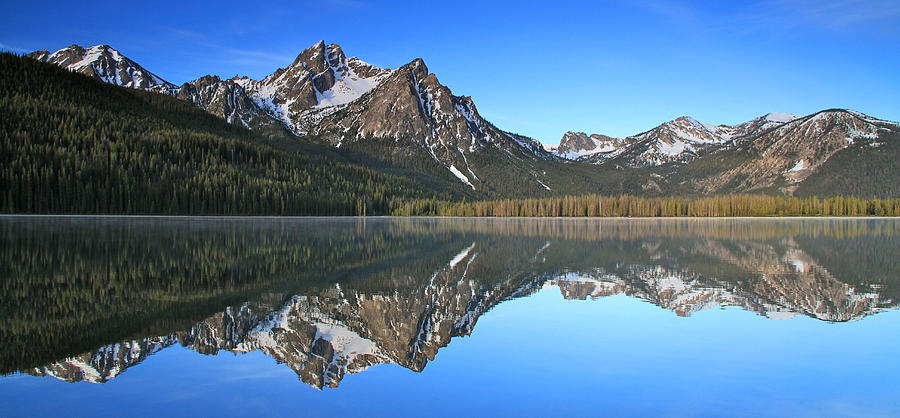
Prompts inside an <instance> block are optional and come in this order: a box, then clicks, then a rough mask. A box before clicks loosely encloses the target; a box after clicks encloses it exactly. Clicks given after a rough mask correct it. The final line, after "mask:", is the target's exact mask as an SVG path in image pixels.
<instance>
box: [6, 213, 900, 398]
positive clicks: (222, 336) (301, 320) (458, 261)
mask: <svg viewBox="0 0 900 418" xmlns="http://www.w3.org/2000/svg"><path fill="white" fill-rule="evenodd" d="M898 229H900V223H898V221H897V220H894V219H886V220H885V219H882V220H874V219H843V220H842V219H809V220H785V219H763V220H745V219H734V220H721V219H681V220H679V219H672V220H659V219H656V220H640V219H638V220H553V219H540V220H536V219H390V218H388V219H319V218H312V219H190V218H172V219H159V218H137V219H136V218H29V217H15V218H3V219H2V220H0V234H2V235H0V236H2V242H3V245H2V247H0V265H2V267H0V283H2V284H0V286H2V287H0V299H2V304H0V314H2V315H0V339H2V341H4V344H3V349H2V356H0V365H2V370H0V371H2V372H3V373H6V374H8V373H14V372H17V371H18V372H22V373H27V374H32V375H39V376H54V377H57V378H59V379H62V380H65V381H69V382H76V381H88V382H97V383H99V382H106V381H109V380H110V379H113V378H115V377H116V376H118V375H120V374H121V373H123V372H125V371H126V370H127V369H128V368H129V367H131V366H134V365H137V364H139V363H141V362H143V361H145V360H147V359H148V357H150V356H151V355H152V354H154V353H157V352H159V351H161V350H164V349H166V348H167V347H170V346H173V345H181V346H184V347H188V348H190V349H192V350H195V351H196V352H198V353H202V354H216V353H219V352H221V351H230V352H234V353H247V352H251V351H255V350H258V351H260V352H262V353H264V354H265V355H267V356H270V357H272V358H274V359H275V360H276V361H278V362H279V363H283V364H284V365H286V366H288V367H290V368H291V369H292V370H293V371H294V372H296V374H297V376H298V377H299V379H300V380H301V381H303V382H304V383H306V384H308V385H311V386H314V387H316V388H324V387H332V388H334V387H337V386H338V385H339V384H340V382H341V379H342V378H343V377H344V376H345V375H346V374H347V373H357V372H360V371H363V370H365V369H366V368H368V367H370V366H372V365H375V364H382V363H394V364H397V365H400V366H403V367H405V368H408V369H410V370H414V371H421V370H423V369H424V368H425V366H426V364H427V363H428V362H429V361H431V360H434V359H435V356H436V355H437V353H438V350H440V349H441V348H442V347H445V346H447V345H448V344H449V342H450V341H451V339H452V338H454V337H457V336H462V335H469V334H471V333H472V332H473V328H474V326H475V324H476V322H477V321H478V319H479V317H480V316H481V315H482V314H484V313H485V312H487V311H489V310H490V309H491V308H492V307H494V306H496V305H497V304H499V303H501V302H503V301H506V300H510V299H514V298H518V297H524V296H528V295H531V294H533V293H535V292H537V291H539V290H541V289H546V288H548V287H552V288H558V291H559V292H561V294H562V295H563V297H565V298H566V299H588V298H602V297H605V296H610V295H617V294H624V295H628V296H631V297H635V298H640V299H642V300H645V301H648V302H650V303H652V304H655V305H658V306H659V307H661V308H663V309H668V310H671V311H673V312H674V314H676V315H678V316H685V317H687V316H690V315H691V314H693V313H695V312H698V311H701V310H704V309H709V308H712V307H725V306H737V307H741V308H743V309H746V310H749V311H754V312H757V313H759V314H760V315H763V316H766V317H768V318H773V319H781V318H790V317H792V316H796V315H806V316H809V317H813V318H816V319H819V320H823V321H833V322H844V321H853V320H858V319H861V318H863V317H865V316H867V315H871V314H874V313H877V312H879V311H882V310H885V309H895V308H897V306H898V294H897V293H898V291H900V286H898V284H900V283H898V280H900V260H898V257H897V255H898V254H900V251H898V250H900V243H898V241H897V235H898V234H897V233H898ZM98 347H99V348H98Z"/></svg>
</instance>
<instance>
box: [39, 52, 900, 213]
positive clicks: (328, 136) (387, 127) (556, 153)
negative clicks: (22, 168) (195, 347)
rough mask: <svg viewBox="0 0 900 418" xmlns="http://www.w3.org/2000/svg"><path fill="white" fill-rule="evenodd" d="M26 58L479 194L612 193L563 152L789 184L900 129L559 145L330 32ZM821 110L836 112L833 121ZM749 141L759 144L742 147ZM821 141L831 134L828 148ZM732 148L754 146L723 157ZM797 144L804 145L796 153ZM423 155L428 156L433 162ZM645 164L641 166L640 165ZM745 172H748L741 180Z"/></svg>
mask: <svg viewBox="0 0 900 418" xmlns="http://www.w3.org/2000/svg"><path fill="white" fill-rule="evenodd" d="M29 56H31V57H32V58H35V59H38V60H41V61H45V62H49V63H53V64H56V65H60V66H63V67H65V68H68V69H70V70H72V71H77V72H80V73H82V74H86V75H88V76H91V77H94V78H96V79H98V80H102V81H104V82H108V83H113V84H118V85H122V86H125V87H131V88H141V89H145V90H151V91H157V92H161V93H165V94H170V95H174V96H176V97H178V98H181V99H183V100H187V101H190V102H191V103H194V104H195V105H197V106H198V107H200V108H202V109H204V110H205V111H207V112H209V113H211V114H214V115H217V116H219V117H221V118H223V119H225V120H227V121H229V122H230V123H233V124H237V125H241V126H245V127H247V128H250V129H254V130H259V131H262V132H264V133H266V134H271V135H279V134H283V133H286V130H287V131H290V132H291V133H293V134H295V135H305V136H307V137H308V138H313V139H314V140H317V141H321V142H325V143H328V144H331V145H333V146H336V147H345V146H350V147H356V148H360V147H361V149H362V152H363V153H364V154H368V155H374V156H376V157H377V158H384V159H386V160H388V161H389V162H390V163H391V164H400V165H404V164H407V163H409V162H416V163H415V164H413V165H414V168H413V170H415V171H424V172H425V173H426V174H427V175H437V176H439V177H441V178H442V180H440V181H441V182H445V183H450V182H456V184H457V185H460V187H465V188H470V189H471V190H472V191H478V192H483V193H487V194H491V193H497V192H500V193H501V194H504V193H505V194H509V193H510V190H514V191H515V193H516V194H524V195H542V194H544V193H547V192H553V193H559V192H560V191H561V190H563V189H565V190H567V192H568V193H573V192H576V193H592V192H593V193H597V192H601V193H602V192H607V193H608V192H609V190H615V189H616V188H615V187H611V185H610V184H609V181H610V178H609V176H611V174H609V171H608V170H607V171H603V172H602V173H600V172H597V173H596V174H590V173H586V172H582V173H578V174H575V173H572V172H571V171H572V169H573V168H575V167H576V166H575V165H571V164H570V165H566V164H556V163H558V162H561V161H559V158H562V159H569V160H571V159H575V160H578V161H580V162H587V163H590V164H594V165H604V164H608V165H609V166H614V167H617V168H620V167H628V168H649V169H651V170H652V171H651V172H650V173H649V177H647V178H644V179H643V180H640V181H635V182H633V183H635V184H639V186H638V187H637V188H635V186H634V185H629V186H627V188H626V186H624V185H622V186H621V187H619V188H618V193H638V194H643V193H657V194H672V193H684V192H690V193H699V194H710V193H735V192H756V191H763V192H767V193H768V192H773V193H784V194H791V193H793V192H794V190H796V189H797V186H798V185H799V183H802V182H803V180H805V179H806V178H807V177H809V176H810V175H811V174H813V173H815V172H816V171H817V170H819V168H820V167H821V166H822V165H823V164H824V163H825V162H826V161H827V160H828V159H829V158H830V157H831V156H832V155H833V154H834V153H835V152H837V151H840V150H842V149H845V148H848V147H850V146H853V145H854V139H855V138H864V139H869V140H873V141H875V140H877V139H878V138H883V137H884V136H885V135H886V134H892V133H897V132H900V125H897V124H895V123H892V122H887V121H879V120H877V119H874V118H870V117H868V116H865V115H861V114H858V113H856V112H852V111H843V110H829V111H823V112H827V113H829V114H833V115H832V116H823V117H820V119H821V120H820V121H819V122H816V123H820V124H822V126H823V127H822V128H816V129H812V128H810V129H807V128H806V127H801V128H797V130H793V129H794V128H792V127H794V126H798V125H796V124H795V123H794V122H796V121H797V120H806V119H808V118H810V117H812V116H814V115H819V114H821V113H823V112H819V113H817V114H814V115H810V116H806V117H802V118H801V117H797V116H795V115H790V114H781V113H770V114H767V115H764V116H761V117H758V118H755V119H753V120H750V121H748V122H745V123H742V124H738V125H733V126H729V125H718V126H713V125H709V124H706V123H702V122H699V121H697V120H695V119H693V118H691V117H688V116H683V117H679V118H677V119H674V120H672V121H669V122H666V123H663V124H661V125H659V126H657V127H655V128H653V129H651V130H649V131H646V132H643V133H640V134H637V135H633V136H629V137H626V138H613V137H608V136H604V135H600V134H592V135H587V134H584V133H580V132H568V133H566V135H564V137H563V138H562V140H561V141H560V145H559V146H558V147H556V149H555V150H552V152H547V151H546V150H545V149H544V147H543V146H541V145H540V144H539V143H537V142H536V141H534V140H533V139H530V138H527V137H523V136H520V135H516V134H512V133H509V132H505V131H503V130H501V129H498V128H497V127H495V126H494V125H493V124H491V123H490V122H488V121H486V120H485V119H484V118H482V117H481V116H480V115H479V113H478V110H477V109H476V107H475V104H474V102H473V101H472V99H471V98H470V97H466V96H456V95H453V94H452V92H451V91H450V89H449V88H447V87H446V86H444V85H442V84H440V82H439V81H438V79H437V76H436V75H435V74H433V73H430V72H429V71H428V68H427V67H426V66H425V63H424V62H423V61H422V60H421V59H416V60H413V61H412V62H410V63H409V64H406V65H404V66H401V67H400V68H398V69H395V70H391V69H383V68H378V67H376V66H373V65H371V64H368V63H366V62H364V61H362V60H360V59H358V58H355V57H353V58H349V59H348V58H347V57H346V56H345V54H344V52H343V50H342V48H341V47H340V46H339V45H336V44H330V45H326V44H325V42H324V41H319V42H317V43H316V44H314V45H313V46H311V47H309V48H307V49H305V50H304V51H303V52H301V53H300V54H299V55H298V56H297V58H296V59H295V60H294V61H293V62H292V63H291V65H289V66H287V67H285V68H280V69H278V70H276V71H275V72H273V73H272V74H270V75H269V76H267V77H264V78H263V79H262V80H253V79H250V78H247V77H234V78H231V79H223V78H220V77H218V76H212V75H208V76H204V77H201V78H198V79H196V80H194V81H191V82H188V83H184V84H183V85H181V86H180V87H175V86H174V85H173V84H172V83H169V82H167V81H165V80H163V79H162V78H160V77H159V76H157V75H155V74H153V73H151V72H149V71H148V70H146V69H144V68H143V67H140V66H139V65H137V64H136V63H134V62H133V61H132V60H130V59H128V58H127V57H124V56H123V55H122V54H120V53H119V52H118V51H116V50H114V49H112V48H110V47H109V46H107V45H98V46H95V47H90V48H82V47H79V46H77V45H73V46H70V47H68V48H64V49H62V50H59V51H56V52H54V53H52V54H51V53H49V52H48V51H36V52H34V53H32V54H29ZM839 112H846V113H845V114H849V115H860V116H857V117H856V120H855V121H854V120H852V119H853V118H852V117H851V118H850V119H841V118H842V116H841V114H840V113H839ZM829 119H836V120H838V121H837V123H833V124H832V123H830V122H828V120H829ZM866 124H868V126H864V125H866ZM831 126H837V127H838V128H839V129H838V131H834V130H832V129H831ZM873 127H874V128H873ZM845 128H846V129H845ZM839 131H843V132H844V133H845V134H846V135H845V138H844V139H843V140H841V139H839V138H837V137H838V136H840V134H838V133H837V132H839ZM757 138H763V139H760V140H757ZM751 143H752V144H754V145H752V146H750V145H748V144H751ZM825 143H827V144H829V145H827V146H825V148H822V146H821V145H822V144H825ZM792 144H793V145H792ZM736 152H738V153H739V152H744V153H746V154H747V155H750V157H746V156H742V157H740V158H730V157H729V156H730V155H732V154H735V153H736ZM729 153H731V154H729ZM796 153H800V154H802V155H800V158H798V155H795V154H796ZM711 154H724V155H725V156H724V157H721V158H719V160H721V161H719V162H716V163H713V164H712V165H715V166H716V167H714V169H709V167H708V166H709V165H710V164H709V163H703V164H701V165H702V166H703V167H704V168H703V169H702V170H701V169H697V170H685V172H684V173H679V171H681V167H690V166H691V165H692V164H693V163H694V162H695V161H697V160H698V159H702V158H703V157H706V156H709V155H711ZM742 155H743V154H742ZM747 158H750V159H752V160H754V162H753V163H752V164H751V165H753V166H754V167H756V168H755V169H751V168H747V167H742V165H743V164H744V163H745V162H746V160H747ZM426 160H431V161H432V162H431V163H430V164H431V165H429V164H428V163H425V161H426ZM706 160H707V161H709V160H710V158H707V159H706ZM539 161H545V162H547V163H549V164H550V165H553V166H555V167H554V168H553V170H552V172H550V173H548V171H550V170H548V168H547V167H546V164H543V165H542V164H541V163H540V162H539ZM788 162H790V165H789V166H785V164H787V163H788ZM666 167H669V168H666ZM657 168H664V170H663V171H662V172H660V171H656V169H657ZM585 175H587V176H588V177H595V179H593V180H591V179H588V178H585ZM644 175H647V173H645V174H641V175H640V176H644ZM745 175H749V176H750V178H747V179H743V178H742V176H745ZM585 180H588V181H585ZM498 183H503V186H502V187H499V186H498ZM510 184H512V185H513V186H510ZM833 193H847V192H846V191H834V192H833ZM879 193H881V194H889V193H890V192H879Z"/></svg>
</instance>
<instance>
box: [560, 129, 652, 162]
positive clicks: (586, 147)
mask: <svg viewBox="0 0 900 418" xmlns="http://www.w3.org/2000/svg"><path fill="white" fill-rule="evenodd" d="M633 142H634V140H633V139H632V138H615V137H611V136H606V135H601V134H591V135H590V136H588V135H587V134H586V133H584V132H572V131H569V132H566V133H565V134H564V135H563V137H562V139H561V140H560V141H559V146H558V147H557V148H556V154H557V155H558V156H560V157H562V158H565V159H568V160H577V159H580V158H582V157H587V156H590V157H592V158H593V159H594V160H595V161H596V160H601V159H602V160H606V159H609V158H612V157H615V156H616V155H619V154H620V153H622V152H623V151H625V150H626V149H628V147H629V146H630V145H631V144H632V143H633Z"/></svg>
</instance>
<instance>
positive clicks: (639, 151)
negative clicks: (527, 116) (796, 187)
mask: <svg viewBox="0 0 900 418" xmlns="http://www.w3.org/2000/svg"><path fill="white" fill-rule="evenodd" d="M794 119H797V116H794V115H789V114H785V113H769V114H767V115H764V116H760V117H758V118H756V119H753V120H750V121H748V122H744V123H741V124H739V125H734V126H729V125H718V126H713V125H709V124H706V123H703V122H700V121H698V120H696V119H694V118H692V117H690V116H682V117H679V118H677V119H675V120H672V121H669V122H666V123H663V124H662V125H659V126H657V127H655V128H653V129H651V130H649V131H646V132H643V133H640V134H637V135H633V136H629V137H626V138H622V139H619V138H612V137H608V136H605V135H600V134H592V135H591V136H590V137H587V135H585V134H583V133H573V132H567V133H566V134H565V135H563V138H562V140H561V141H560V144H559V147H557V151H556V154H557V155H559V156H560V157H562V158H566V159H570V160H578V159H581V160H583V161H587V162H591V163H593V164H601V163H604V162H606V161H609V160H611V159H613V158H615V157H619V156H622V157H621V158H618V159H617V161H618V163H619V164H623V165H627V166H630V167H647V166H660V165H664V164H668V163H687V162H690V161H691V160H693V159H694V158H696V157H697V156H699V155H703V154H705V153H708V152H710V151H714V150H718V149H720V148H722V147H724V146H726V145H728V144H729V143H731V142H733V140H735V139H738V138H744V137H750V136H755V135H758V134H760V133H762V132H764V131H767V130H769V129H772V128H774V127H777V126H780V125H782V124H783V123H785V122H789V121H791V120H794ZM623 154H624V156H623Z"/></svg>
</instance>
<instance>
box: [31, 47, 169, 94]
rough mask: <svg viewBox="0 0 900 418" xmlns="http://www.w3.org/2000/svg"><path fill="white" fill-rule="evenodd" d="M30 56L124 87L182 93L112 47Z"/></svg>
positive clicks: (67, 49)
mask: <svg viewBox="0 0 900 418" xmlns="http://www.w3.org/2000/svg"><path fill="white" fill-rule="evenodd" d="M26 56H27V57H30V58H33V59H35V60H38V61H42V62H47V63H50V64H55V65H58V66H60V67H63V68H66V69H68V70H70V71H74V72H77V73H80V74H84V75H86V76H88V77H92V78H95V79H97V80H101V81H104V82H107V83H110V84H115V85H118V86H122V87H130V88H135V89H143V90H149V91H155V92H159V93H165V94H175V93H177V91H178V89H177V87H176V86H175V85H174V84H172V83H170V82H168V81H166V80H164V79H163V78H162V77H160V76H158V75H156V74H154V73H152V72H150V71H149V70H147V69H146V68H144V67H141V66H140V65H139V64H138V63H136V62H134V61H132V60H131V59H129V58H128V57H126V56H124V55H122V54H120V53H119V51H117V50H115V49H113V48H112V47H110V46H109V45H95V46H92V47H90V48H84V47H81V46H78V45H71V46H69V47H66V48H63V49H60V50H58V51H56V52H53V53H50V52H49V51H47V50H40V51H35V52H32V53H30V54H27V55H26Z"/></svg>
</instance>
